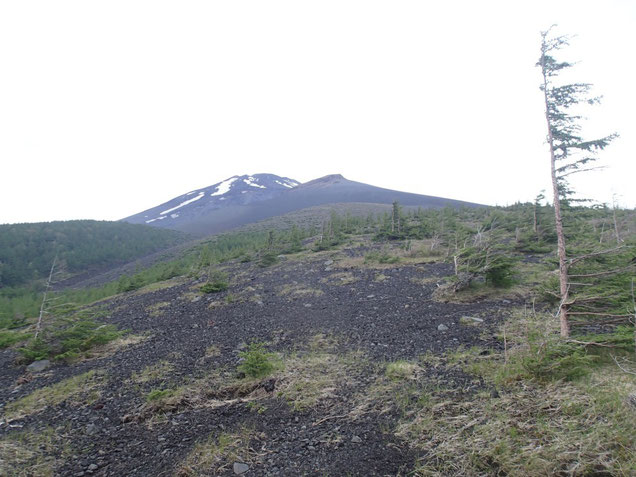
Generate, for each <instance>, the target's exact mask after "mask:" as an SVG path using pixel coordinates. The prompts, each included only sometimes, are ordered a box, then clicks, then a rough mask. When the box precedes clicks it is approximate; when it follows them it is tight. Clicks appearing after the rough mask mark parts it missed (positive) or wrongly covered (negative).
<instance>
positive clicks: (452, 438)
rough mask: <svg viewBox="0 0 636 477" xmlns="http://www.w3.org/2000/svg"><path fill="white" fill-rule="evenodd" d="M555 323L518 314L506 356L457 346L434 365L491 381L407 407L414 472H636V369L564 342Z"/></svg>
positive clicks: (434, 394) (402, 432)
mask: <svg viewBox="0 0 636 477" xmlns="http://www.w3.org/2000/svg"><path fill="white" fill-rule="evenodd" d="M556 327H558V323H557V322H556V320H554V319H551V318H550V317H544V316H533V315H529V314H527V313H523V312H521V311H520V312H519V313H516V314H515V315H514V316H513V318H512V319H511V320H509V321H508V322H507V323H506V338H507V344H508V349H507V352H506V353H490V354H488V353H486V354H485V353H484V352H483V350H480V349H478V348H471V349H458V350H455V351H453V352H451V353H447V354H446V355H444V356H442V357H441V358H440V359H439V360H435V361H436V362H435V363H432V364H433V365H435V366H444V367H446V368H447V369H448V370H449V371H451V370H452V369H453V368H456V367H460V368H461V369H462V370H463V371H464V372H466V373H469V374H470V375H472V376H474V377H475V378H478V379H480V380H483V382H484V383H485V386H483V387H482V388H481V391H478V392H474V388H473V391H472V392H467V390H466V389H462V388H460V387H459V386H458V385H454V387H455V389H454V390H448V389H446V390H441V389H437V390H435V389H432V390H431V392H430V393H429V396H428V397H427V399H426V403H425V405H420V406H412V405H408V406H406V407H404V408H403V409H404V410H405V413H404V417H403V419H402V421H401V423H400V424H399V426H398V428H397V430H396V435H397V436H399V437H401V438H403V439H404V440H405V441H406V442H407V443H408V444H409V445H410V446H411V447H413V448H415V449H418V450H419V451H420V452H421V453H422V455H424V456H425V457H424V458H423V459H422V460H421V461H420V462H419V464H418V467H417V469H416V472H415V475H420V476H469V475H494V474H497V475H510V476H530V477H532V476H537V477H538V476H544V475H617V476H628V475H636V412H635V409H634V406H633V404H631V403H630V401H629V396H630V395H632V394H633V393H635V392H636V376H634V375H630V374H628V373H625V372H623V371H621V370H620V369H619V368H618V367H617V366H616V365H615V364H614V362H613V361H611V360H608V359H603V356H598V357H597V359H596V360H594V361H590V359H589V358H590V357H589V356H588V355H586V354H581V353H577V352H576V351H572V350H570V349H569V348H564V346H568V345H567V343H564V342H563V341H562V340H559V338H558V330H556V329H555V328H556ZM555 331H556V333H555ZM446 384H448V382H447V383H446ZM495 387H496V388H497V389H498V393H495V395H492V394H491V390H492V389H493V388H495Z"/></svg>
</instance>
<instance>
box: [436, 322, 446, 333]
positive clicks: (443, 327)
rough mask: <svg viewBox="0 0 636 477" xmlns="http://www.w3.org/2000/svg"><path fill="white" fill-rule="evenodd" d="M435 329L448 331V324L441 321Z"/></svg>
mask: <svg viewBox="0 0 636 477" xmlns="http://www.w3.org/2000/svg"><path fill="white" fill-rule="evenodd" d="M437 331H448V326H446V325H445V324H444V323H442V324H441V325H438V326H437Z"/></svg>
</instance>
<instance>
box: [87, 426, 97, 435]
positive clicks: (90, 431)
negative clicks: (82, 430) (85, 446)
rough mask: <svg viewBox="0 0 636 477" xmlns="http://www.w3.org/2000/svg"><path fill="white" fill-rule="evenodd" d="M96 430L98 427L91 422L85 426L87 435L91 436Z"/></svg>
mask: <svg viewBox="0 0 636 477" xmlns="http://www.w3.org/2000/svg"><path fill="white" fill-rule="evenodd" d="M98 431H99V428H98V427H97V426H96V425H95V424H93V423H91V424H89V425H88V426H86V434H88V435H89V436H93V435H95V434H97V432H98Z"/></svg>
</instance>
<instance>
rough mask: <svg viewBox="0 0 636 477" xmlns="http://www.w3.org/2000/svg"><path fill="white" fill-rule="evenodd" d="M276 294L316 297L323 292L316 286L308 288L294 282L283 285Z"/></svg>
mask: <svg viewBox="0 0 636 477" xmlns="http://www.w3.org/2000/svg"><path fill="white" fill-rule="evenodd" d="M278 295H279V296H287V297H318V296H321V295H324V292H323V291H322V290H320V289H318V288H310V287H306V286H303V285H302V284H299V283H296V282H294V283H292V284H288V285H285V286H283V287H282V288H281V289H280V290H279V291H278Z"/></svg>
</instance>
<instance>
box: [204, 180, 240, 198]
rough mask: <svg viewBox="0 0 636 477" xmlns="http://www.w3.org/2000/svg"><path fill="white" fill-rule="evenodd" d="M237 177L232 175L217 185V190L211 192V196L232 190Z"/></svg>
mask: <svg viewBox="0 0 636 477" xmlns="http://www.w3.org/2000/svg"><path fill="white" fill-rule="evenodd" d="M237 179H238V177H236V176H234V177H230V178H229V179H227V180H224V181H223V182H221V183H220V184H219V185H218V186H216V192H213V193H212V194H210V196H215V195H223V194H226V193H228V192H229V191H230V188H231V187H232V184H233V183H234V181H235V180H237Z"/></svg>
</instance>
